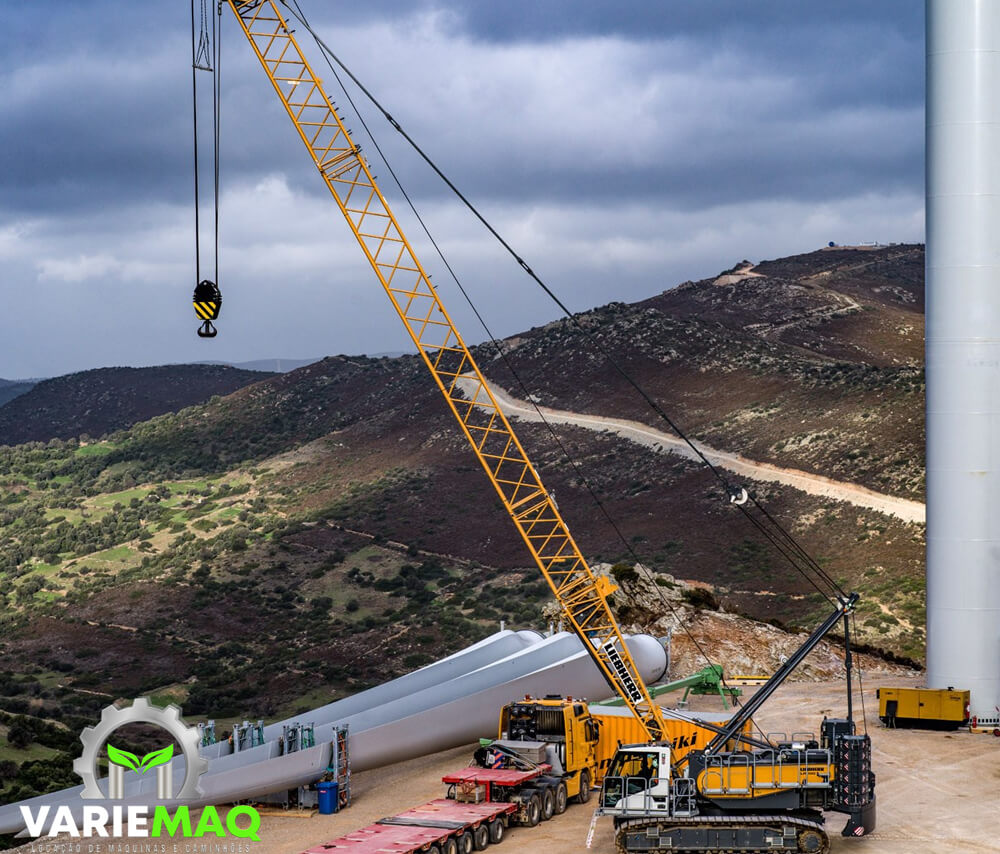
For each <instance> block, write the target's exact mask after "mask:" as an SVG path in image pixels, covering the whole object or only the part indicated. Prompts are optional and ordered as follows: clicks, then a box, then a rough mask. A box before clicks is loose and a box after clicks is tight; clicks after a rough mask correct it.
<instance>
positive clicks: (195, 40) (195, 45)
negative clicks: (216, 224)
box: [191, 0, 205, 282]
mask: <svg viewBox="0 0 1000 854" xmlns="http://www.w3.org/2000/svg"><path fill="white" fill-rule="evenodd" d="M194 4H195V0H191V106H192V112H193V123H194V280H195V282H200V281H201V223H200V211H199V208H200V207H201V204H200V200H199V199H200V193H199V187H198V57H199V55H200V53H201V48H202V44H203V39H204V35H205V34H204V30H203V31H202V32H201V35H200V36H196V35H195V20H194V18H195V15H194ZM204 10H205V4H204V2H202V12H204Z"/></svg>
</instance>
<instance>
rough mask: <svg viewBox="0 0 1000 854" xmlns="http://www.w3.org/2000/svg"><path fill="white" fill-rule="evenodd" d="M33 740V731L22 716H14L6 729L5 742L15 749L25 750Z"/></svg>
mask: <svg viewBox="0 0 1000 854" xmlns="http://www.w3.org/2000/svg"><path fill="white" fill-rule="evenodd" d="M34 740H35V731H34V730H33V729H32V728H31V725H30V724H29V723H28V721H27V720H26V719H25V718H24V717H23V716H19V717H16V718H14V721H13V723H11V725H10V728H9V729H8V730H7V743H8V744H10V746H11V747H14V748H16V749H17V750H25V749H26V748H27V747H28V746H29V745H30V744H31V743H32V742H33V741H34Z"/></svg>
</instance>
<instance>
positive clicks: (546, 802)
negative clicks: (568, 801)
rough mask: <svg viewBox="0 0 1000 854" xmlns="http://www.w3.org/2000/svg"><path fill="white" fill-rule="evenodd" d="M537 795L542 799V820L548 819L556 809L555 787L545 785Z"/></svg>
mask: <svg viewBox="0 0 1000 854" xmlns="http://www.w3.org/2000/svg"><path fill="white" fill-rule="evenodd" d="M538 795H539V797H540V798H541V799H542V821H548V820H549V819H550V818H552V816H553V815H554V814H555V811H556V794H555V789H553V788H552V787H551V786H546V787H545V788H544V789H542V790H541V791H540V792H539V793H538Z"/></svg>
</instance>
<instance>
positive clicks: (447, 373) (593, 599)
mask: <svg viewBox="0 0 1000 854" xmlns="http://www.w3.org/2000/svg"><path fill="white" fill-rule="evenodd" d="M226 4H227V5H228V6H229V7H230V8H231V9H232V11H233V12H234V14H235V15H236V18H237V20H238V21H239V23H240V26H241V28H242V30H243V33H244V35H245V36H246V38H247V40H248V41H249V42H250V45H251V46H252V48H253V51H254V53H255V54H256V55H257V58H258V59H259V60H260V63H261V65H262V66H263V68H264V71H265V72H266V74H267V76H268V78H269V79H270V81H271V83H272V84H273V86H274V90H275V92H276V93H277V95H278V97H279V98H280V99H281V102H282V104H283V105H284V106H285V109H286V110H287V112H288V116H289V118H290V119H291V120H292V124H293V125H294V126H295V129H296V130H297V131H298V134H299V136H300V137H301V139H302V142H303V143H305V146H306V148H307V149H308V151H309V153H310V156H311V157H312V159H313V163H314V164H315V165H316V168H317V169H318V170H319V173H320V175H321V177H322V178H323V180H324V182H325V183H326V185H327V187H328V189H329V190H330V193H331V194H332V195H333V197H334V199H335V201H336V202H337V205H338V207H339V208H340V210H341V212H342V213H343V215H344V217H345V219H346V220H347V223H348V225H349V226H350V228H351V231H352V232H353V233H354V236H355V237H356V238H357V241H358V243H359V244H360V246H361V249H362V251H363V252H364V254H365V257H366V258H367V259H368V261H369V263H370V264H371V266H372V269H373V270H374V271H375V275H376V276H377V277H378V280H379V282H380V284H381V285H382V287H383V288H384V289H385V292H386V294H387V295H388V297H389V300H390V301H391V302H392V305H393V308H395V310H396V312H397V314H398V315H399V317H400V319H401V320H402V321H403V325H404V326H405V327H406V331H407V332H408V333H409V335H410V337H411V338H412V339H413V343H414V344H415V345H416V347H417V351H418V352H419V354H420V357H421V359H423V361H424V364H425V365H426V366H427V368H428V370H429V371H430V373H431V376H432V377H433V378H434V382H435V383H436V385H437V387H438V389H439V390H440V391H441V394H442V395H443V396H444V399H445V402H446V403H447V404H448V407H449V409H450V410H451V412H452V414H453V415H454V416H455V418H456V420H457V421H458V424H459V426H460V427H461V430H462V432H463V434H464V435H465V438H466V439H467V440H468V441H469V444H470V445H471V446H472V450H473V452H474V453H475V454H476V457H477V458H478V460H479V462H480V463H481V464H482V467H483V469H484V470H485V471H486V474H487V476H488V477H489V479H490V482H491V483H492V484H493V486H494V488H495V489H496V491H497V494H498V495H499V496H500V499H501V501H502V502H503V505H504V508H505V509H506V510H507V513H508V514H509V515H510V517H511V519H512V520H513V522H514V525H515V526H516V528H517V530H518V532H519V533H520V535H521V537H522V539H523V540H524V542H525V544H526V545H527V547H528V550H529V551H530V552H531V555H532V557H533V558H534V561H535V563H536V564H537V565H538V568H539V569H540V570H541V572H542V575H543V576H544V577H545V580H546V581H547V582H548V584H549V587H550V588H551V589H552V592H553V594H554V595H555V597H556V599H557V600H558V602H559V604H560V606H561V608H562V610H563V614H564V617H565V620H566V622H567V623H568V624H569V625H570V626H571V627H572V629H573V630H574V631H575V632H576V634H577V635H579V636H580V638H581V639H582V640H583V644H584V647H585V648H586V649H587V651H588V652H589V653H590V655H591V657H592V658H593V659H594V661H595V662H596V663H597V666H598V667H599V668H600V670H601V672H602V673H603V674H604V677H605V678H606V679H607V681H608V682H609V684H610V685H611V686H612V687H613V688H614V690H615V692H616V693H617V694H619V696H621V698H622V699H623V700H624V702H625V704H626V705H627V706H628V707H629V708H630V709H631V710H632V712H633V713H634V714H635V716H636V717H637V718H638V719H639V720H640V721H642V723H643V725H644V726H645V728H646V731H647V734H648V736H649V738H650V740H651V741H656V740H658V739H659V738H660V737H661V735H662V734H663V732H664V730H665V724H664V720H663V715H662V713H661V711H660V708H659V706H658V705H657V704H656V703H655V702H653V699H652V697H651V696H650V694H649V691H648V689H647V688H646V685H645V682H644V681H643V679H642V676H641V675H640V673H639V671H638V668H637V666H636V664H635V661H634V660H633V658H632V656H631V654H630V653H629V650H628V647H627V646H626V645H625V642H624V639H623V637H622V634H621V631H620V629H619V627H618V624H617V622H616V620H615V617H614V615H613V614H612V612H611V607H610V604H609V602H608V596H609V595H610V594H611V593H612V592H613V591H614V589H615V587H614V585H612V584H611V583H610V582H609V581H608V580H607V579H606V578H604V577H603V576H598V575H595V573H594V572H593V570H592V569H591V567H590V566H589V565H588V564H587V561H586V560H585V559H584V557H583V555H582V554H581V552H580V549H579V547H578V546H577V544H576V542H575V541H574V539H573V537H572V535H571V534H570V532H569V529H568V528H567V526H566V523H565V522H564V521H563V518H562V516H561V515H560V513H559V510H558V508H557V507H556V505H555V502H554V501H553V500H552V498H551V497H550V494H549V492H548V491H547V490H546V489H545V487H544V486H543V484H542V481H541V479H540V478H539V476H538V472H537V471H536V470H535V468H534V466H533V465H532V464H531V462H530V460H529V459H528V457H527V454H526V453H525V451H524V448H523V447H522V445H521V442H520V440H519V439H518V437H517V435H516V434H515V433H514V430H513V428H512V427H511V425H510V423H509V421H508V420H507V418H506V416H505V415H504V414H503V412H501V410H500V407H499V406H498V405H497V402H496V400H495V398H494V397H493V394H492V393H491V391H490V388H489V386H488V385H487V383H486V380H485V378H484V376H483V374H482V372H481V371H480V370H479V367H478V365H477V364H476V362H475V360H474V359H473V357H472V354H471V353H470V351H469V348H468V347H467V346H466V345H465V342H464V341H463V340H462V337H461V335H459V333H458V330H457V329H456V328H455V325H454V323H452V321H451V318H450V317H449V316H448V313H447V311H446V310H445V307H444V305H443V304H442V303H441V300H440V298H439V297H438V294H437V291H436V290H435V288H434V286H433V285H432V284H431V282H430V278H429V277H428V275H427V273H426V272H425V271H424V268H423V267H422V266H421V264H420V261H419V260H418V259H417V257H416V255H415V254H414V252H413V248H412V246H411V245H410V243H409V241H408V240H407V239H406V236H405V235H404V234H403V231H402V229H401V228H400V225H399V222H398V221H397V220H396V217H395V215H394V214H393V213H392V210H391V209H390V207H389V204H388V203H387V201H386V200H385V198H384V196H383V195H382V192H381V190H380V189H379V188H378V185H377V184H376V182H375V179H374V177H373V175H372V173H371V171H370V168H369V165H368V163H367V162H366V160H365V158H364V157H363V156H362V154H361V149H360V147H359V146H358V145H357V144H356V143H355V142H354V141H353V140H352V139H351V136H350V134H349V132H348V130H347V128H346V127H345V125H344V123H343V121H342V119H341V116H340V115H339V113H338V112H337V110H336V108H335V107H334V105H333V102H332V101H331V100H330V97H329V96H328V95H327V94H326V92H325V91H324V90H323V86H322V81H321V80H320V79H319V78H317V76H316V75H315V73H314V72H313V70H312V68H311V66H310V65H309V62H308V61H307V60H306V58H305V55H304V54H303V53H302V50H301V48H300V46H299V44H298V42H297V40H296V39H295V38H294V36H293V33H292V31H291V29H290V28H289V26H288V22H287V20H286V19H285V18H284V16H283V15H282V13H281V11H280V10H279V8H278V4H277V2H276V0H226Z"/></svg>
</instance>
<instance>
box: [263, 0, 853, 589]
mask: <svg viewBox="0 0 1000 854" xmlns="http://www.w3.org/2000/svg"><path fill="white" fill-rule="evenodd" d="M292 2H293V3H294V4H295V7H296V10H292V9H291V7H290V6H288V3H287V2H286V0H281V3H282V5H284V6H285V7H286V8H288V9H289V11H290V12H291V13H292V14H294V15H295V17H296V19H297V20H298V21H299V22H300V23H301V24H302V26H303V27H305V28H306V30H307V31H308V32H309V33H310V35H312V37H313V38H314V39H315V41H316V44H317V45H318V47H319V48H320V50H321V52H323V54H324V56H325V57H326V58H327V63H328V64H330V63H331V60H332V62H335V63H336V64H337V65H338V66H340V68H341V69H342V70H343V72H344V73H345V74H346V75H347V76H348V77H350V79H351V80H352V82H353V83H354V84H355V85H356V86H357V87H358V88H359V89H360V90H361V92H362V93H363V94H364V95H365V97H366V98H368V100H369V101H370V102H371V103H372V105H373V106H374V107H375V108H376V109H377V110H378V111H379V112H380V113H381V114H382V115H383V116H384V117H385V119H386V120H387V121H388V122H389V124H391V125H392V126H393V128H395V130H396V131H398V132H399V133H400V134H401V135H402V137H403V138H404V139H405V140H406V141H407V143H409V145H410V146H411V147H412V148H413V150H414V151H415V152H416V153H417V154H418V155H419V156H420V157H421V158H422V159H423V160H424V162H425V163H427V165H428V166H429V167H430V168H431V169H432V170H433V171H434V173H435V174H436V175H437V176H438V177H439V178H440V179H441V180H442V181H443V182H444V183H445V185H446V186H447V187H448V188H449V189H450V190H451V191H452V192H453V193H454V194H455V195H456V196H457V197H458V198H459V199H460V200H461V201H462V203H463V204H464V205H465V206H466V207H467V208H468V209H469V211H470V212H471V213H472V214H473V216H475V217H476V218H477V219H478V220H479V221H480V222H481V223H482V224H483V226H484V227H485V228H486V229H487V231H489V232H490V234H492V235H493V236H494V237H495V238H496V240H497V241H498V242H499V243H500V245H501V246H503V247H504V249H506V250H507V252H508V253H509V254H510V255H511V257H513V258H514V260H515V261H516V262H517V263H518V265H520V267H521V268H522V269H523V270H524V271H525V272H526V273H527V274H528V275H529V276H530V277H531V278H532V279H533V280H534V281H535V282H536V284H538V285H539V287H541V288H542V290H543V291H544V292H545V293H546V294H547V295H548V296H549V298H550V299H551V300H552V301H553V302H554V303H555V304H556V305H557V306H558V307H559V309H560V310H561V311H562V312H563V314H565V315H566V317H567V318H568V319H569V321H570V323H571V324H572V325H573V326H574V327H575V328H576V329H577V330H578V331H579V332H581V333H583V335H584V337H585V338H586V340H587V341H589V342H590V343H591V345H592V346H594V347H595V348H596V349H597V350H598V352H600V354H601V355H602V356H603V357H604V358H605V360H606V361H607V362H608V364H610V365H611V367H612V368H614V370H615V371H616V372H617V373H618V374H619V375H620V376H621V377H622V379H624V380H625V382H626V383H627V384H628V385H630V386H631V387H632V388H633V389H634V390H635V392H636V393H637V394H639V396H640V397H641V398H642V399H643V400H644V401H645V402H646V404H647V405H648V406H649V408H650V409H652V410H653V412H654V413H656V415H657V416H659V417H660V418H661V419H662V420H663V421H664V422H666V423H667V424H668V425H669V426H670V428H671V429H672V430H673V431H674V433H676V434H677V436H678V437H679V438H680V439H681V440H682V441H683V442H684V443H685V444H686V445H687V446H688V447H689V448H691V450H692V451H693V452H694V453H695V454H696V456H697V457H698V458H699V459H700V460H701V461H702V463H703V464H704V465H705V466H707V467H708V469H709V470H710V471H711V472H712V473H713V474H714V475H715V477H716V479H717V480H718V481H719V482H720V483H721V484H722V485H723V487H724V489H725V491H726V493H727V494H728V495H730V496H733V495H734V494H738V490H736V489H735V488H734V486H733V484H732V483H731V482H730V481H729V479H728V478H727V477H726V476H725V475H724V474H723V473H722V472H721V470H720V469H719V468H718V467H717V466H715V465H714V464H713V463H712V462H711V461H710V460H709V459H708V457H706V456H705V454H704V453H703V452H702V451H701V449H700V448H699V447H698V446H697V445H696V444H695V443H694V442H693V441H692V440H691V439H690V438H689V437H688V436H687V434H686V433H685V432H684V431H683V430H681V429H680V427H679V426H678V425H677V424H676V423H675V422H674V421H673V419H672V418H671V417H670V416H669V415H668V414H667V413H666V411H664V409H663V408H662V407H661V406H660V405H659V404H658V403H657V402H656V401H655V400H654V399H653V398H652V397H651V396H650V395H649V394H648V393H647V392H646V390H645V389H643V388H642V387H641V386H640V385H639V384H638V382H637V381H636V380H635V379H633V377H632V376H631V375H630V374H629V373H628V372H627V371H626V370H625V369H624V368H623V367H622V366H621V364H620V363H619V362H618V360H617V359H615V358H614V357H613V356H612V355H611V353H610V352H609V351H608V349H607V348H606V347H605V346H604V345H603V344H601V343H600V342H599V341H597V340H596V339H595V338H594V336H593V335H591V334H590V333H589V332H588V331H587V330H586V329H585V328H584V327H583V326H582V325H581V324H580V322H579V321H578V320H577V318H576V317H575V316H574V315H573V313H572V312H571V311H570V310H569V308H568V307H567V306H566V305H565V303H563V301H562V300H561V299H560V298H559V297H558V296H557V295H556V294H555V292H554V291H553V290H552V289H551V288H550V287H549V286H548V285H547V284H546V283H545V282H544V281H543V280H542V279H541V278H540V277H539V276H538V274H536V273H535V271H534V270H533V269H532V268H531V267H530V266H529V265H528V264H527V262H526V261H525V260H524V259H523V258H521V256H520V255H518V254H517V252H516V251H515V250H514V248H513V247H512V246H511V245H510V244H509V243H508V242H507V241H506V240H505V239H504V238H503V236H502V235H501V234H500V233H499V232H498V231H497V230H496V229H495V228H494V227H493V225H492V224H491V223H490V222H489V221H488V220H487V219H486V217H485V216H483V214H482V213H480V212H479V210H478V209H477V208H476V207H475V205H473V204H472V202H471V201H469V199H468V198H467V197H466V196H465V195H464V194H463V193H462V192H461V190H459V189H458V187H457V186H456V185H455V184H454V183H453V182H452V181H451V179H450V178H448V176H447V175H445V174H444V172H442V171H441V169H440V167H438V165H437V164H436V163H435V162H434V161H433V160H432V159H431V158H430V156H429V155H428V154H427V153H426V152H425V151H424V150H423V149H422V148H421V147H420V146H419V145H418V144H417V143H416V141H415V140H414V139H413V138H412V137H411V136H410V135H409V134H408V133H407V132H406V131H405V130H403V127H402V126H401V125H400V124H399V122H398V121H397V120H396V119H395V118H394V117H393V116H392V114H391V113H390V112H389V111H388V110H387V109H386V108H385V107H384V106H382V104H381V102H379V100H378V99H377V98H375V96H374V95H373V94H372V93H371V92H370V91H369V90H368V88H367V87H365V85H364V84H363V83H362V82H361V81H360V80H359V79H358V78H357V77H356V76H355V75H354V73H353V72H352V71H351V70H350V69H349V68H348V67H347V65H346V64H345V63H344V62H343V61H342V60H341V59H340V58H339V57H338V56H337V54H335V53H334V52H333V50H332V49H331V48H330V47H329V46H328V45H327V44H326V43H325V42H324V41H323V40H322V38H320V36H319V34H318V33H316V32H315V31H314V30H313V29H312V27H311V26H310V24H309V22H308V21H307V20H306V19H305V16H304V15H303V14H302V11H301V8H299V7H298V0H292ZM330 67H331V70H332V68H333V66H332V65H330ZM334 73H335V74H336V72H334ZM337 79H338V83H340V78H339V76H338V78H337ZM341 87H342V88H343V84H342V83H341ZM345 92H346V90H345ZM348 97H349V96H348ZM349 100H350V98H349ZM351 104H352V106H354V103H353V101H351ZM354 109H355V110H357V107H356V106H355V107H354ZM359 115H360V114H359ZM749 497H750V500H751V501H752V502H753V504H754V506H755V507H757V508H758V509H759V510H760V511H761V513H762V514H763V515H764V516H765V518H766V519H767V520H768V521H769V522H770V524H771V525H773V526H774V527H775V528H776V530H778V531H779V532H780V534H779V536H781V537H782V538H784V539H786V540H787V541H788V542H789V544H790V546H791V554H797V555H799V556H800V559H801V560H803V561H805V563H806V565H807V567H808V568H809V569H811V570H812V571H813V572H814V573H816V575H817V576H819V578H820V579H821V580H822V581H823V582H824V583H825V584H826V585H827V586H828V587H829V588H830V589H831V590H832V591H834V592H835V593H837V594H839V596H841V597H843V598H846V597H847V593H846V591H845V590H844V589H843V588H842V587H841V586H840V584H839V583H837V581H835V580H834V579H833V578H832V577H831V576H830V575H829V574H828V573H827V572H826V571H825V570H824V569H823V568H822V567H821V566H820V565H819V564H818V563H817V562H816V561H815V560H814V559H813V558H812V557H811V556H810V555H809V554H808V552H806V551H805V549H804V548H803V547H802V546H801V544H799V543H798V541H797V540H796V539H795V538H794V537H792V535H791V534H790V533H789V532H788V531H786V530H785V529H784V528H783V527H782V526H781V525H780V523H779V522H778V521H777V520H776V519H774V517H773V516H771V514H770V513H768V512H767V510H766V509H765V508H764V507H763V506H762V505H761V504H760V502H759V501H758V500H757V498H756V497H755V496H752V495H750V496H749ZM738 506H740V509H741V510H742V511H743V512H744V515H747V511H746V508H744V507H742V506H741V505H738ZM782 554H783V555H784V556H785V557H786V559H787V560H788V561H789V562H790V563H791V565H792V567H793V568H794V569H795V570H796V571H797V572H799V573H800V574H801V575H803V577H808V575H807V573H806V571H805V570H804V569H803V568H802V567H801V566H799V564H798V563H797V562H796V561H795V560H794V559H792V558H791V557H789V552H786V551H782ZM811 583H812V584H813V586H814V587H816V588H817V589H818V590H819V586H818V585H817V584H816V583H815V582H811ZM820 592H821V593H822V590H820ZM823 595H824V596H826V598H827V599H829V600H830V601H831V602H834V601H835V599H834V598H833V597H832V596H830V595H829V594H826V593H824V594H823Z"/></svg>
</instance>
